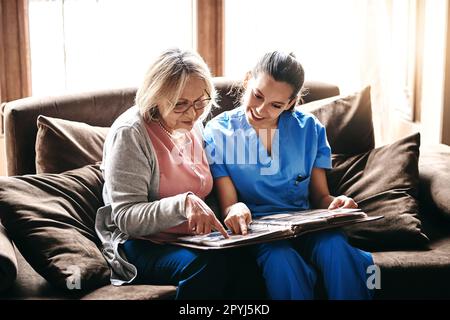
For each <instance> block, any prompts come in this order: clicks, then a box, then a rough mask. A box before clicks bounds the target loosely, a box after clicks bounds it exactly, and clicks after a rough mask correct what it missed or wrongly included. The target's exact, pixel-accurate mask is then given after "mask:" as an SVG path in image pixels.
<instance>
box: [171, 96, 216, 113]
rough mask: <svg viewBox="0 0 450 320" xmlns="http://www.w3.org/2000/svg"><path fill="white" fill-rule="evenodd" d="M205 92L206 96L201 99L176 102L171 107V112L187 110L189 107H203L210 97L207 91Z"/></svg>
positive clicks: (209, 100)
mask: <svg viewBox="0 0 450 320" xmlns="http://www.w3.org/2000/svg"><path fill="white" fill-rule="evenodd" d="M205 92H206V95H207V96H208V98H205V99H201V100H195V101H194V102H192V103H187V102H180V103H177V104H175V107H174V108H173V112H174V113H184V112H186V111H188V110H189V109H190V108H191V107H194V109H195V110H202V109H204V108H205V107H206V106H207V105H208V104H209V103H210V102H211V97H210V96H209V94H208V92H207V91H205Z"/></svg>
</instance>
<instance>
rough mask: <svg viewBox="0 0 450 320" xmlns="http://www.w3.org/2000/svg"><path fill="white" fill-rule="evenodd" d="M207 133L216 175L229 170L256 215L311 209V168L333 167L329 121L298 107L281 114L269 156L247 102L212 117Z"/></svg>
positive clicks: (227, 174)
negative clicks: (251, 120)
mask: <svg viewBox="0 0 450 320" xmlns="http://www.w3.org/2000/svg"><path fill="white" fill-rule="evenodd" d="M204 139H205V142H206V145H205V150H206V155H207V157H208V161H209V164H210V168H211V173H212V175H213V177H214V179H217V178H220V177H224V176H229V177H230V178H231V180H232V181H233V183H234V186H235V187H236V190H237V193H238V198H239V201H240V202H243V203H245V204H246V205H247V206H248V207H249V209H250V211H251V212H252V215H253V216H263V215H267V214H272V213H280V212H287V211H295V210H302V209H309V208H310V204H309V200H308V198H309V182H310V177H311V172H312V169H313V168H314V167H318V168H325V169H329V168H331V149H330V146H329V144H328V141H327V137H326V132H325V127H324V126H323V125H322V124H321V123H320V122H319V120H317V118H315V117H314V116H313V115H312V114H309V113H303V112H301V111H298V110H295V111H294V112H290V111H285V112H283V113H282V114H281V115H280V118H279V122H278V130H277V131H276V132H275V135H274V137H273V139H272V141H273V142H272V152H271V155H270V156H269V155H268V153H267V149H266V148H265V146H264V145H263V143H262V142H261V140H260V139H259V137H258V135H257V134H256V131H255V129H254V128H253V127H252V126H251V125H250V124H249V123H248V121H247V118H246V116H245V110H244V108H243V107H239V108H236V109H234V110H231V111H226V112H224V113H222V114H220V115H218V116H216V117H215V118H214V119H212V120H210V121H209V122H208V123H207V125H206V127H205V130H204Z"/></svg>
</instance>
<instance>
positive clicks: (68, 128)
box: [36, 115, 109, 173]
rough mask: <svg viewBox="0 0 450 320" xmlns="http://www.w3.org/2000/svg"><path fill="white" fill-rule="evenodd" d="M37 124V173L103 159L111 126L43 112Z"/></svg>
mask: <svg viewBox="0 0 450 320" xmlns="http://www.w3.org/2000/svg"><path fill="white" fill-rule="evenodd" d="M37 126H38V132H37V136H36V172H37V173H60V172H64V171H67V170H72V169H76V168H81V167H83V166H85V165H88V164H94V163H96V162H97V161H101V160H102V152H103V143H104V142H105V139H106V135H107V133H108V130H109V128H104V127H96V126H90V125H88V124H86V123H83V122H77V121H69V120H64V119H58V118H52V117H45V116H42V115H41V116H39V117H38V119H37Z"/></svg>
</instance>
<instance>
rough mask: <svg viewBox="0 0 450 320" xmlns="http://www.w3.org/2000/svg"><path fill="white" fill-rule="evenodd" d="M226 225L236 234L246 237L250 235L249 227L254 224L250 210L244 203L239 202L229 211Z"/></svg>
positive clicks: (229, 208)
mask: <svg viewBox="0 0 450 320" xmlns="http://www.w3.org/2000/svg"><path fill="white" fill-rule="evenodd" d="M224 222H225V225H226V226H227V227H228V228H230V230H231V231H232V232H233V233H235V234H243V235H246V234H247V233H248V225H249V224H250V222H252V214H251V213H250V209H249V208H248V207H247V206H246V205H245V204H244V203H242V202H237V203H235V204H233V205H231V206H230V207H228V210H227V217H226V218H225V221H224Z"/></svg>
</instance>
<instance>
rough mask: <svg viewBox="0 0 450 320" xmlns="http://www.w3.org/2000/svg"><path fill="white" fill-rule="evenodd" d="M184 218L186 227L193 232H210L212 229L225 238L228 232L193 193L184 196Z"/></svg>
mask: <svg viewBox="0 0 450 320" xmlns="http://www.w3.org/2000/svg"><path fill="white" fill-rule="evenodd" d="M186 218H187V220H188V228H189V230H191V231H192V232H193V233H195V234H205V233H210V232H211V230H212V229H214V230H217V231H219V232H220V233H221V234H222V235H223V236H224V237H225V238H228V237H229V236H228V233H227V231H226V230H225V228H224V227H223V226H222V224H221V223H220V221H219V220H218V219H217V218H216V215H215V214H214V212H213V211H212V210H211V209H210V208H209V207H208V206H207V205H206V203H205V202H204V201H203V200H202V199H200V198H199V197H197V196H196V195H194V194H189V195H188V196H187V197H186Z"/></svg>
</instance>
